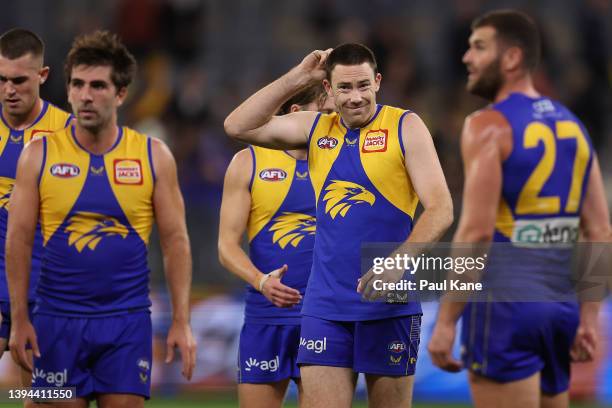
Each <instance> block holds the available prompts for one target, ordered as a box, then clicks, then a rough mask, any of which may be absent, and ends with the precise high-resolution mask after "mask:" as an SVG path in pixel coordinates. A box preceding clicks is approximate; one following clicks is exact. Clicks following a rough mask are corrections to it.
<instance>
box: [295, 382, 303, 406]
mask: <svg viewBox="0 0 612 408" xmlns="http://www.w3.org/2000/svg"><path fill="white" fill-rule="evenodd" d="M295 385H296V386H297V390H298V407H303V406H304V386H303V385H302V379H301V378H296V379H295Z"/></svg>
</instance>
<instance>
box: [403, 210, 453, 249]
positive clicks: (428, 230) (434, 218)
mask: <svg viewBox="0 0 612 408" xmlns="http://www.w3.org/2000/svg"><path fill="white" fill-rule="evenodd" d="M452 223H453V206H452V203H451V202H448V203H444V204H438V205H432V206H429V207H428V208H426V209H425V210H424V211H423V213H422V214H421V216H420V217H419V218H418V220H417V222H416V223H415V225H414V229H413V230H412V232H411V233H410V237H409V238H408V240H407V241H406V242H407V243H423V244H428V243H434V242H437V241H438V240H439V239H440V238H442V236H443V235H444V233H445V232H446V230H447V229H448V228H449V227H450V226H451V224H452Z"/></svg>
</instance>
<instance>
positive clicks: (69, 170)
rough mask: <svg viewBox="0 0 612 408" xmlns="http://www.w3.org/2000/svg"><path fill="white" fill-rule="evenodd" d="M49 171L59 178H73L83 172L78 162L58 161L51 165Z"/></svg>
mask: <svg viewBox="0 0 612 408" xmlns="http://www.w3.org/2000/svg"><path fill="white" fill-rule="evenodd" d="M49 172H50V173H51V175H52V176H55V177H59V178H72V177H77V176H78V175H79V174H81V169H80V168H79V166H77V165H76V164H70V163H57V164H54V165H53V166H51V168H50V169H49Z"/></svg>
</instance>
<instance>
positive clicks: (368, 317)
mask: <svg viewBox="0 0 612 408" xmlns="http://www.w3.org/2000/svg"><path fill="white" fill-rule="evenodd" d="M381 79H382V76H381V74H380V73H379V72H378V70H377V65H376V60H375V58H374V55H373V54H372V52H371V51H370V50H369V49H368V48H367V47H365V46H363V45H361V44H344V45H340V46H338V47H336V48H335V49H334V50H333V51H332V50H326V51H319V50H317V51H313V52H312V53H310V54H309V55H308V56H306V57H305V58H304V59H303V60H302V62H301V63H300V64H299V65H298V66H296V67H295V68H293V69H292V70H290V71H289V72H288V73H287V74H285V75H284V76H282V77H281V78H279V79H278V80H276V81H274V82H273V83H271V84H270V85H268V86H266V87H265V88H263V89H261V90H260V91H259V92H257V93H255V94H254V95H253V96H251V97H250V98H249V99H247V100H246V101H245V102H244V103H243V104H242V105H240V106H239V107H238V108H236V110H234V112H232V113H231V114H230V115H229V116H228V117H227V119H226V121H225V129H226V132H227V133H228V134H229V135H230V136H231V137H233V138H236V139H239V140H243V141H246V142H248V143H251V144H256V145H262V146H268V147H273V148H277V149H284V148H290V149H295V148H304V147H307V148H308V152H309V156H308V162H309V170H310V175H311V180H312V184H313V187H314V190H315V198H316V200H317V214H316V219H317V238H316V240H315V248H314V259H313V268H312V272H311V277H310V280H309V283H308V288H307V290H306V296H305V301H304V306H303V309H302V314H303V318H302V329H301V339H300V350H299V355H298V363H300V365H301V375H302V383H303V387H304V405H305V406H307V407H319V406H334V407H349V406H351V402H352V396H353V391H354V387H355V379H356V375H355V373H356V372H363V373H365V374H366V380H367V385H368V393H369V401H370V404H371V406H374V407H383V406H384V407H395V406H398V407H399V406H402V407H406V406H410V403H411V402H410V401H411V399H412V385H413V374H414V369H415V365H416V356H417V352H418V344H419V331H420V315H421V308H420V305H419V304H418V303H404V304H397V303H396V304H388V303H383V302H364V301H363V300H362V299H361V296H360V294H359V293H358V292H357V282H358V279H359V278H360V272H361V245H362V243H366V242H405V241H408V242H432V241H435V240H437V239H438V238H439V237H440V236H441V235H442V234H443V232H444V231H445V229H446V228H447V227H448V226H449V225H450V223H451V221H452V203H451V199H450V194H449V192H448V188H447V186H446V182H445V180H444V175H443V173H442V170H441V168H440V164H439V161H438V157H437V154H436V151H435V148H434V146H433V143H432V140H431V136H430V134H429V131H428V130H427V128H426V127H425V125H424V124H423V122H422V121H421V119H420V118H419V117H418V116H417V115H416V114H414V113H412V112H410V111H406V110H403V109H399V108H394V107H390V106H382V105H377V104H376V92H377V91H378V90H379V88H380V83H381ZM319 81H323V84H324V86H325V89H326V91H327V92H328V94H329V95H330V96H333V98H334V101H335V104H336V110H337V112H338V113H332V114H317V113H314V112H296V113H292V114H289V115H284V116H274V113H275V112H276V111H277V110H278V108H279V107H280V106H281V105H282V104H283V103H284V102H285V101H286V100H287V99H289V98H290V97H291V96H293V95H294V94H296V93H297V92H299V91H300V90H301V89H303V88H305V87H306V86H308V85H309V84H311V83H314V82H319ZM419 199H420V200H421V202H422V203H423V206H424V208H425V210H424V212H423V214H422V216H421V217H420V219H419V221H418V222H417V223H416V224H415V225H414V227H413V217H414V212H415V209H416V206H417V204H418V201H419ZM359 290H360V291H362V292H363V291H365V292H366V293H369V292H370V291H371V288H370V287H360V288H359ZM315 344H318V345H320V346H319V347H314V345H315ZM308 345H311V347H308ZM392 346H393V347H392Z"/></svg>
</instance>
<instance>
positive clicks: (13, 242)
mask: <svg viewBox="0 0 612 408" xmlns="http://www.w3.org/2000/svg"><path fill="white" fill-rule="evenodd" d="M32 248H33V243H32V242H28V240H27V239H23V238H22V237H19V236H18V235H17V234H9V236H8V237H7V242H6V277H7V281H8V289H9V298H10V302H11V318H12V319H13V320H20V319H28V318H29V317H28V288H29V284H30V267H31V261H30V259H31V255H32Z"/></svg>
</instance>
